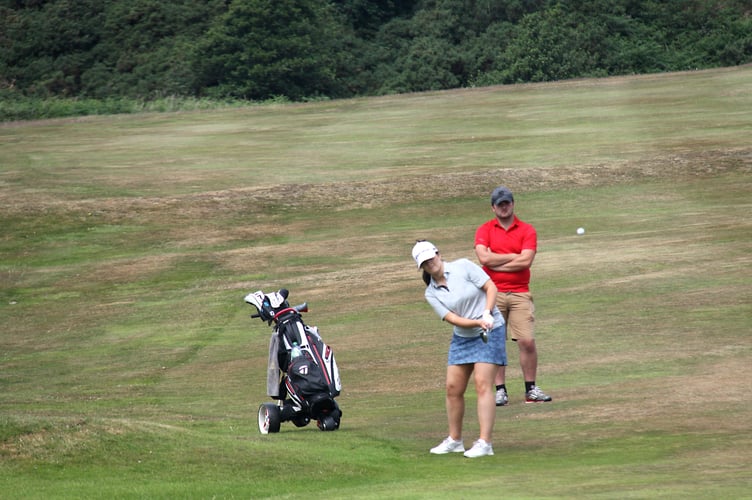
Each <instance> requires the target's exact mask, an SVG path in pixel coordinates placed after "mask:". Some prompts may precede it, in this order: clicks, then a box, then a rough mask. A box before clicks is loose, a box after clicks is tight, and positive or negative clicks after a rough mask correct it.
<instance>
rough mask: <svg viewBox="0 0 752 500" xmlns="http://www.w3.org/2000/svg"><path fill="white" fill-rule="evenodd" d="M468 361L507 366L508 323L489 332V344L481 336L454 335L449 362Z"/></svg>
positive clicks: (457, 363) (455, 363)
mask: <svg viewBox="0 0 752 500" xmlns="http://www.w3.org/2000/svg"><path fill="white" fill-rule="evenodd" d="M468 363H491V364H494V365H503V366H506V364H507V349H506V325H502V326H500V327H498V328H494V329H493V330H491V331H490V332H488V344H484V343H483V340H481V338H480V336H478V337H460V336H459V335H452V342H451V344H449V356H448V362H447V364H449V365H465V364H468Z"/></svg>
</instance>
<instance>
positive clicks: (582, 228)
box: [577, 227, 585, 234]
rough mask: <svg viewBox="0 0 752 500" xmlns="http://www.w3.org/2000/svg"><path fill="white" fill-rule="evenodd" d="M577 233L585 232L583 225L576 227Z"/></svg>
mask: <svg viewBox="0 0 752 500" xmlns="http://www.w3.org/2000/svg"><path fill="white" fill-rule="evenodd" d="M577 234H585V228H584V227H578V228H577Z"/></svg>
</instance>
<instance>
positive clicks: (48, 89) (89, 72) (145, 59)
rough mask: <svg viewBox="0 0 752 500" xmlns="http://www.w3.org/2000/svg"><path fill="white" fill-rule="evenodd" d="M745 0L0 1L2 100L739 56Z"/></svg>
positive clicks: (527, 77)
mask: <svg viewBox="0 0 752 500" xmlns="http://www.w3.org/2000/svg"><path fill="white" fill-rule="evenodd" d="M751 14H752V5H750V2H749V0H670V1H658V0H571V1H568V0H172V1H165V0H0V103H1V102H2V101H3V100H5V101H6V102H7V100H9V99H13V98H20V97H25V98H39V99H47V98H76V99H84V98H88V99H113V98H132V99H142V100H152V99H159V98H164V97H166V96H178V97H191V98H207V99H218V100H222V99H241V100H253V101H263V100H269V99H287V100H293V101H300V100H311V99H321V98H327V99H328V98H343V97H353V96H372V95H384V94H392V93H401V92H415V91H425V90H442V89H451V88H458V87H472V86H486V85H495V84H512V83H523V82H544V81H553V80H561V79H568V78H579V77H602V76H611V75H624V74H643V73H655V72H664V71H680V70H689V69H701V68H709V67H719V66H734V65H740V64H744V63H748V62H750V61H752V15H751Z"/></svg>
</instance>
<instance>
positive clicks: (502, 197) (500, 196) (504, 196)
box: [491, 186, 514, 206]
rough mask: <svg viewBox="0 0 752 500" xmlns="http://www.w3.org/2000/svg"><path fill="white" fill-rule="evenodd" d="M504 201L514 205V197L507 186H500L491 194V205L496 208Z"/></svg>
mask: <svg viewBox="0 0 752 500" xmlns="http://www.w3.org/2000/svg"><path fill="white" fill-rule="evenodd" d="M502 201H508V202H510V203H514V195H512V192H511V191H510V190H509V188H508V187H506V186H499V187H497V188H496V189H494V190H493V193H491V205H493V206H496V205H498V204H499V203H501V202H502Z"/></svg>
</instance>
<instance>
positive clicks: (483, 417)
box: [474, 363, 498, 443]
mask: <svg viewBox="0 0 752 500" xmlns="http://www.w3.org/2000/svg"><path fill="white" fill-rule="evenodd" d="M497 369H498V366H497V365H493V364H491V363H475V370H474V372H475V374H474V379H475V392H476V393H477V394H478V423H479V424H480V438H481V439H482V440H483V441H485V442H487V443H491V442H492V439H493V427H494V420H495V419H496V399H495V398H496V386H495V385H494V377H495V376H496V371H497Z"/></svg>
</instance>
